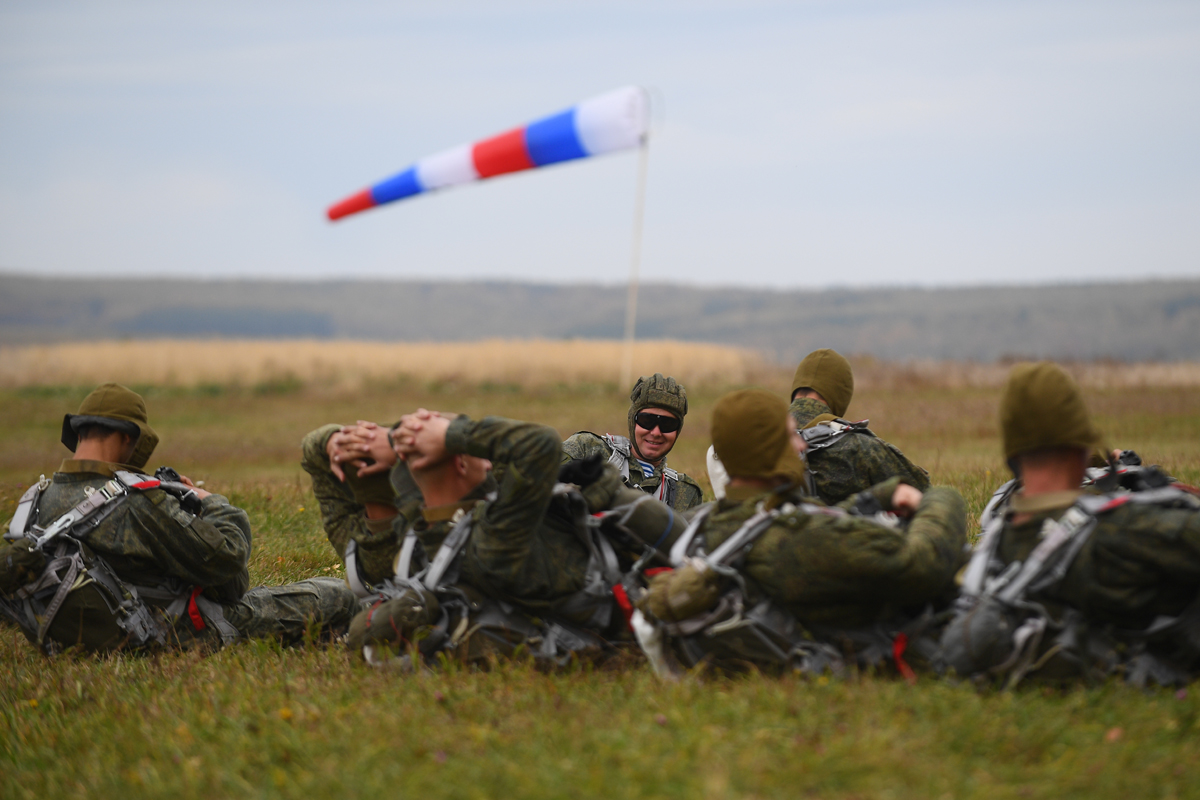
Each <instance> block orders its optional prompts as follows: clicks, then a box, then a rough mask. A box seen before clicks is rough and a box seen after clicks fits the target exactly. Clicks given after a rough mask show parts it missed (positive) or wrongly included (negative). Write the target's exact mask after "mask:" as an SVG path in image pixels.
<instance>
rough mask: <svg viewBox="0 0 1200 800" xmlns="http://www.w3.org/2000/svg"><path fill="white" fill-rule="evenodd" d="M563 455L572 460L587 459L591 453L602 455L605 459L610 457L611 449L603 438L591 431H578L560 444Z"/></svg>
mask: <svg viewBox="0 0 1200 800" xmlns="http://www.w3.org/2000/svg"><path fill="white" fill-rule="evenodd" d="M562 448H563V453H564V454H566V455H567V456H569V457H570V458H572V459H576V458H587V457H588V456H590V455H592V454H593V453H602V454H603V455H604V456H605V457H608V456H610V455H612V451H613V449H612V447H611V446H610V445H609V443H608V442H607V441H605V439H604V437H603V436H601V435H600V434H598V433H592V432H591V431H579V432H577V433H573V434H571V435H570V436H568V437H567V440H566V441H564V442H563V443H562Z"/></svg>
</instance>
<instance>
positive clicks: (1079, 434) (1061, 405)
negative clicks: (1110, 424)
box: [1000, 361, 1104, 464]
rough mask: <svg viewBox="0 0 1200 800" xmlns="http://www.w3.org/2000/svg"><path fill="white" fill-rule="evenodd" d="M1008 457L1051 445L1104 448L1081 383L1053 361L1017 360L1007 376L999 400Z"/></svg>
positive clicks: (1001, 423) (1005, 449)
mask: <svg viewBox="0 0 1200 800" xmlns="http://www.w3.org/2000/svg"><path fill="white" fill-rule="evenodd" d="M1000 433H1001V436H1002V437H1003V439H1004V457H1005V459H1007V460H1008V461H1009V463H1010V464H1011V463H1012V460H1013V459H1014V458H1016V457H1017V456H1019V455H1021V454H1022V453H1028V452H1030V451H1033V450H1044V449H1047V448H1052V447H1080V448H1083V449H1085V450H1093V449H1098V448H1099V449H1103V445H1104V442H1103V436H1102V435H1101V433H1100V431H1099V430H1098V429H1097V428H1096V426H1095V425H1093V424H1092V419H1091V415H1089V414H1088V410H1087V405H1086V404H1085V403H1084V402H1083V393H1082V392H1081V391H1080V389H1079V384H1077V383H1076V382H1075V379H1074V378H1072V377H1071V376H1070V375H1068V374H1067V372H1066V371H1065V370H1064V369H1063V368H1062V367H1060V366H1058V365H1057V364H1053V363H1051V362H1049V361H1038V362H1036V363H1032V362H1026V363H1023V364H1017V365H1016V366H1014V367H1013V368H1012V371H1011V372H1010V373H1009V374H1008V383H1007V384H1006V385H1005V387H1004V395H1003V397H1002V398H1001V400H1000Z"/></svg>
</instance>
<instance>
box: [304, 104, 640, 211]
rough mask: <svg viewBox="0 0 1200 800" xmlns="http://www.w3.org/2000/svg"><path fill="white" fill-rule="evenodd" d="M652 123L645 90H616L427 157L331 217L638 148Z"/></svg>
mask: <svg viewBox="0 0 1200 800" xmlns="http://www.w3.org/2000/svg"><path fill="white" fill-rule="evenodd" d="M648 125H649V103H648V102H647V98H646V92H645V90H643V89H641V88H638V87H636V86H629V87H626V88H624V89H617V90H616V91H613V92H609V93H607V94H602V95H600V96H599V97H593V98H592V99H591V100H585V101H583V102H582V103H580V104H579V105H576V106H573V107H571V108H568V109H567V110H566V111H560V112H559V113H557V114H551V115H550V116H548V117H544V118H543V119H539V120H537V121H536V122H531V123H529V124H528V125H525V126H524V127H521V128H515V129H513V130H511V131H507V132H505V133H501V134H499V135H498V136H493V137H491V138H490V139H484V140H482V141H479V142H475V143H474V144H464V145H461V146H459V147H455V148H453V149H451V150H445V151H443V152H441V153H437V154H436V155H432V156H428V157H427V158H423V159H421V160H420V161H418V162H417V163H416V164H413V165H412V166H411V167H409V168H408V169H406V170H404V171H403V172H401V173H399V174H397V175H393V176H392V177H390V178H388V179H386V180H383V181H380V182H379V183H377V184H375V185H374V186H372V187H370V188H369V189H363V190H362V191H361V192H359V193H358V194H355V195H352V196H350V197H347V198H346V199H345V200H342V201H341V202H340V203H336V204H334V205H332V206H330V207H329V211H328V214H329V218H330V219H331V220H334V219H341V218H342V217H345V216H349V215H350V214H355V213H358V212H359V211H366V210H367V209H368V208H375V206H381V205H383V204H384V203H392V202H395V201H396V200H403V199H404V198H406V197H412V196H413V195H417V194H421V193H422V192H431V191H433V190H434V189H444V188H446V187H447V186H457V185H459V184H460V183H469V182H471V181H477V180H482V179H484V178H492V177H495V176H496V175H504V174H505V173H508V172H520V171H521V170H526V169H534V168H535V167H545V166H548V165H550V164H557V163H558V162H560V161H573V160H575V159H577V158H587V157H588V156H596V155H600V154H601V153H611V152H613V151H614V150H625V149H627V148H631V147H637V146H638V144H640V143H641V141H642V139H643V137H645V135H646V129H647V127H648Z"/></svg>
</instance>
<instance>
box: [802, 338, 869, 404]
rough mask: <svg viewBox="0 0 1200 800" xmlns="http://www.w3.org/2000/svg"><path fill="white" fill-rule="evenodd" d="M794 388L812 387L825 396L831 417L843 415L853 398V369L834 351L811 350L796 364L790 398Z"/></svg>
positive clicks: (843, 357)
mask: <svg viewBox="0 0 1200 800" xmlns="http://www.w3.org/2000/svg"><path fill="white" fill-rule="evenodd" d="M797 389H812V390H813V391H815V392H816V393H817V394H819V395H821V397H824V398H825V402H826V403H828V404H829V410H830V411H832V412H833V414H834V416H836V417H841V416H845V414H846V409H847V408H849V407H850V400H851V398H853V397H854V372H853V371H852V370H851V369H850V362H849V361H847V360H846V358H845V356H843V355H842V354H841V353H839V352H837V351H836V350H830V349H828V348H825V349H823V350H814V351H812V352H811V353H809V354H808V355H806V356H805V357H804V360H803V361H801V362H800V366H798V367H796V376H795V377H794V378H793V379H792V397H795V395H796V390H797Z"/></svg>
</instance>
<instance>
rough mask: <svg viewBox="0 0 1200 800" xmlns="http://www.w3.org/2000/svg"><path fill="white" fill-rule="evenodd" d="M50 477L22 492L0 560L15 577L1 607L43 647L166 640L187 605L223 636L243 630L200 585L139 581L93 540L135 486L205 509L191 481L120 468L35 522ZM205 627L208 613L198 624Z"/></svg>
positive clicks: (125, 645)
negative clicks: (121, 571) (124, 574)
mask: <svg viewBox="0 0 1200 800" xmlns="http://www.w3.org/2000/svg"><path fill="white" fill-rule="evenodd" d="M164 469H169V468H164ZM162 471H163V470H160V472H162ZM170 473H171V474H173V473H174V471H173V470H171V471H170ZM49 485H50V482H49V481H47V480H46V478H45V476H42V478H41V480H39V481H38V483H36V484H34V485H33V486H31V487H29V489H28V490H27V491H26V492H25V494H24V495H22V497H21V499H20V501H19V503H18V506H17V513H16V514H15V515H14V517H13V519H12V522H11V523H10V524H9V530H8V533H7V534H5V536H4V538H5V539H6V540H8V541H9V542H11V544H9V545H8V546H6V547H4V548H3V549H2V550H0V553H3V554H4V555H3V558H4V560H5V561H6V562H7V563H4V564H0V569H4V568H5V567H7V569H6V570H5V572H6V576H8V577H9V580H7V581H6V585H5V586H4V587H3V589H4V594H3V595H0V612H3V613H4V615H5V616H7V617H8V618H9V619H11V620H12V621H13V622H15V623H16V624H17V625H18V626H19V627H20V628H21V630H22V632H23V633H24V634H25V636H26V638H28V639H29V641H30V642H32V643H33V644H35V645H36V646H37V647H38V648H39V649H41V650H42V652H43V653H45V654H46V655H54V654H56V653H58V652H61V651H62V650H64V649H66V648H68V647H72V646H75V645H80V646H82V648H83V649H84V650H85V651H88V652H107V651H111V650H117V649H128V650H148V649H154V648H157V647H161V646H165V645H167V644H168V643H169V642H170V640H171V638H172V624H171V622H170V618H171V617H173V616H178V615H179V614H181V613H183V612H184V611H185V610H186V611H188V612H189V613H192V614H193V620H194V621H195V620H196V619H197V618H200V616H201V612H203V618H207V619H208V620H209V621H210V622H212V623H213V624H214V626H215V627H216V628H217V630H218V631H219V633H220V634H221V638H222V640H223V641H229V640H230V639H232V638H236V636H237V631H236V630H235V629H233V627H232V626H231V625H229V623H227V622H225V620H224V617H223V615H222V613H221V607H220V606H219V605H218V604H216V603H214V602H212V601H210V600H207V599H206V598H203V597H200V596H199V591H200V589H199V587H195V588H193V587H185V586H183V585H182V584H181V583H180V582H179V581H177V580H174V579H172V580H169V581H165V582H164V583H163V584H161V585H159V586H153V587H148V586H135V585H133V584H132V583H129V582H128V581H126V580H124V579H123V578H121V577H120V575H118V574H117V572H116V570H114V569H113V568H112V566H111V565H109V563H108V562H107V561H106V560H105V559H104V558H102V557H101V556H100V555H99V554H98V553H96V552H95V551H94V550H92V548H90V547H89V546H88V545H87V542H86V536H87V534H88V533H90V532H91V531H93V530H95V529H96V528H97V527H98V526H99V525H100V523H101V522H102V521H103V520H104V519H105V518H107V517H108V516H109V515H111V514H112V513H113V512H114V511H116V510H117V509H118V508H120V506H121V505H122V504H123V503H124V502H125V501H126V500H127V499H128V498H129V497H130V495H131V492H133V491H144V490H147V489H154V488H161V489H164V490H165V491H168V492H171V493H172V494H175V495H177V496H179V497H180V498H181V504H182V505H184V507H185V508H188V507H190V508H194V509H195V510H196V511H198V510H199V501H198V499H197V498H196V495H195V493H194V491H193V490H192V489H191V487H188V486H186V485H184V484H182V483H178V482H174V481H165V480H160V479H157V478H152V477H150V476H148V475H142V474H139V473H132V472H126V471H124V470H118V471H117V473H116V477H114V478H113V479H112V480H109V481H108V482H107V483H106V484H104V486H102V487H100V488H99V489H98V490H96V491H94V492H92V493H91V494H89V495H88V496H87V497H86V498H85V499H84V500H83V501H81V502H80V503H79V504H78V505H76V506H75V507H74V508H73V509H71V510H70V511H68V512H67V513H65V514H63V515H62V516H60V517H59V518H58V519H56V520H55V521H54V522H52V523H51V524H50V525H48V526H47V527H45V528H41V527H39V526H38V525H36V524H34V523H35V521H36V520H37V517H38V503H39V501H40V500H41V495H42V493H43V492H44V491H45V490H46V488H47V487H48V486H49ZM189 495H190V499H189ZM192 501H195V505H192ZM147 598H153V599H156V600H159V601H165V603H166V605H167V607H166V609H165V610H161V611H160V610H157V609H154V608H152V607H151V606H149V605H148V604H147V602H146V599H147ZM201 627H203V622H202V621H201V622H200V624H198V625H197V628H201Z"/></svg>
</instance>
